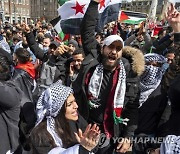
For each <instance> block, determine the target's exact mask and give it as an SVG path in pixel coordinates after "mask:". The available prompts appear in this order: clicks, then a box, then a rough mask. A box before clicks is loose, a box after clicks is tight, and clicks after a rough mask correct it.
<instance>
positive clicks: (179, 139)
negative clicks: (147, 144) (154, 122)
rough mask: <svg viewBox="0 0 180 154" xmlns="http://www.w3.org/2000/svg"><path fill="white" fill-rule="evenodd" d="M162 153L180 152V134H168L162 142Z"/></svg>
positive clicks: (175, 153) (173, 153) (179, 153)
mask: <svg viewBox="0 0 180 154" xmlns="http://www.w3.org/2000/svg"><path fill="white" fill-rule="evenodd" d="M160 154H180V136H175V135H168V136H167V137H166V139H165V141H164V142H163V143H162V144H161V147H160Z"/></svg>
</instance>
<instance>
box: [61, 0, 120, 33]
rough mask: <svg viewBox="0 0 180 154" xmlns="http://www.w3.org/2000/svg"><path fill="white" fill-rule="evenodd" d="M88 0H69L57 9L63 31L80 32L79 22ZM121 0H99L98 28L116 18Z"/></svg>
mask: <svg viewBox="0 0 180 154" xmlns="http://www.w3.org/2000/svg"><path fill="white" fill-rule="evenodd" d="M89 3H90V0H69V1H67V2H65V3H64V4H63V5H62V6H61V7H60V8H59V9H58V12H59V15H60V16H61V22H60V24H61V28H62V30H63V32H64V33H70V34H76V35H77V34H80V29H79V28H80V24H81V21H82V18H83V17H84V14H85V12H86V10H87V8H88V5H89ZM120 7H121V0H101V1H100V4H99V7H98V10H99V21H98V25H97V27H98V29H99V30H101V29H102V28H103V27H104V25H105V24H107V23H108V22H111V21H115V20H117V19H118V16H119V10H120Z"/></svg>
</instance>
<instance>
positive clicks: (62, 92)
mask: <svg viewBox="0 0 180 154" xmlns="http://www.w3.org/2000/svg"><path fill="white" fill-rule="evenodd" d="M71 93H73V90H72V89H71V88H70V87H66V86H63V85H62V83H61V81H57V82H56V83H54V84H52V85H51V86H50V87H49V88H48V89H46V90H45V91H44V92H43V93H42V94H41V96H40V98H39V100H38V102H37V105H36V110H37V122H36V126H37V125H38V124H39V123H40V122H41V121H42V120H43V119H44V118H45V117H46V119H47V131H48V132H49V133H50V134H51V135H52V137H53V139H54V142H55V144H56V145H57V146H61V147H62V141H61V139H60V138H59V137H58V135H57V134H56V132H55V120H54V118H55V117H56V116H57V115H58V114H59V112H60V110H61V107H62V106H63V104H64V103H65V101H66V99H67V98H68V96H69V95H70V94H71Z"/></svg>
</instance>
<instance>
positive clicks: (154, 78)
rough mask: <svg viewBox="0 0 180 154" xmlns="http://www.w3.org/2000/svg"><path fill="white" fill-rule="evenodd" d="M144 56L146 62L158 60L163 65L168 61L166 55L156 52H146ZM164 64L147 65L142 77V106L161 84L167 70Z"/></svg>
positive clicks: (140, 101) (140, 100)
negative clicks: (159, 65) (157, 65)
mask: <svg viewBox="0 0 180 154" xmlns="http://www.w3.org/2000/svg"><path fill="white" fill-rule="evenodd" d="M144 58H145V62H146V63H149V62H157V63H160V64H162V66H163V64H164V63H167V60H166V58H165V57H164V56H162V55H159V54H155V53H150V54H146V55H145V56H144ZM162 66H161V67H156V66H153V65H146V66H145V71H144V73H143V74H142V76H141V78H140V99H139V103H140V106H142V104H143V103H144V102H145V101H146V100H147V99H148V97H149V95H150V94H151V93H152V92H153V91H154V90H155V89H156V88H157V87H158V86H159V84H160V82H161V80H162V77H163V75H164V73H165V71H166V70H165V69H164V68H163V67H162Z"/></svg>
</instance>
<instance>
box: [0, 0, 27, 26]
mask: <svg viewBox="0 0 180 154" xmlns="http://www.w3.org/2000/svg"><path fill="white" fill-rule="evenodd" d="M0 1H1V3H0V5H1V6H0V9H1V11H2V20H4V21H9V22H10V23H13V22H16V23H17V22H22V21H24V22H28V21H29V20H30V0H0Z"/></svg>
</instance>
